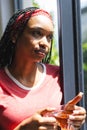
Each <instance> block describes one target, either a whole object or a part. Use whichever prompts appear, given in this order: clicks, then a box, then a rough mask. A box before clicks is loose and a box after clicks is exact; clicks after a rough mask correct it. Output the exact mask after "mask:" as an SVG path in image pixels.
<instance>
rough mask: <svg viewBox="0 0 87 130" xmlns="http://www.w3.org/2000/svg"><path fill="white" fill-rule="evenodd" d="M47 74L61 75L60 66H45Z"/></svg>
mask: <svg viewBox="0 0 87 130" xmlns="http://www.w3.org/2000/svg"><path fill="white" fill-rule="evenodd" d="M45 66H46V72H47V74H57V75H58V74H59V73H60V66H57V65H51V64H45Z"/></svg>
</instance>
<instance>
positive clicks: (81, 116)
mask: <svg viewBox="0 0 87 130" xmlns="http://www.w3.org/2000/svg"><path fill="white" fill-rule="evenodd" d="M82 96H83V93H82V92H80V93H79V94H78V95H77V96H76V97H75V98H73V99H72V100H70V101H69V102H68V103H67V104H66V105H65V110H66V111H70V112H71V113H72V114H70V115H69V120H68V122H69V124H71V125H72V126H73V127H74V128H75V129H76V130H78V129H79V128H80V127H81V126H82V124H83V123H84V122H85V119H86V110H85V109H84V108H83V107H80V106H76V105H75V104H77V103H78V102H79V101H80V100H81V99H82Z"/></svg>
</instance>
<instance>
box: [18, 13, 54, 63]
mask: <svg viewBox="0 0 87 130" xmlns="http://www.w3.org/2000/svg"><path fill="white" fill-rule="evenodd" d="M52 37H53V23H52V21H51V20H50V19H49V18H48V17H47V16H44V15H38V16H33V17H31V18H30V20H29V21H28V23H27V25H26V28H25V30H24V32H23V34H22V35H21V37H20V38H19V39H18V41H17V46H16V56H17V57H19V58H22V59H26V60H29V61H30V60H31V61H34V62H38V61H41V60H42V59H43V58H44V57H45V56H46V54H47V53H48V52H49V50H50V47H51V41H52Z"/></svg>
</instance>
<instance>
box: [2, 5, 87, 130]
mask: <svg viewBox="0 0 87 130" xmlns="http://www.w3.org/2000/svg"><path fill="white" fill-rule="evenodd" d="M53 31H54V27H53V21H52V18H51V16H50V14H49V13H48V12H46V11H45V10H43V9H38V8H35V7H30V8H27V9H23V10H20V11H18V12H16V13H15V14H14V15H13V16H12V18H11V19H10V20H9V23H8V25H7V27H6V30H5V32H4V34H3V36H2V38H1V40H0V130H52V129H54V128H55V127H54V126H55V123H56V119H55V118H54V117H45V116H44V113H45V112H51V111H53V110H54V109H57V108H58V106H59V105H60V104H62V103H63V102H62V98H63V90H62V88H61V85H60V72H59V71H60V68H59V67H58V66H54V65H49V64H47V63H49V61H50V57H51V49H52V38H53ZM42 61H44V63H43V62H42ZM80 99H81V95H80ZM72 111H73V114H72V116H70V117H69V120H70V121H71V122H72V124H73V126H74V127H75V128H77V129H79V128H80V127H81V125H82V124H83V123H84V121H85V117H86V111H85V109H84V108H82V107H79V106H75V105H73V109H72Z"/></svg>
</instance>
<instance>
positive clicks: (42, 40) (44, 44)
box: [40, 36, 50, 48]
mask: <svg viewBox="0 0 87 130" xmlns="http://www.w3.org/2000/svg"><path fill="white" fill-rule="evenodd" d="M40 45H41V46H42V47H44V48H45V47H50V44H49V42H48V40H47V37H46V36H44V37H43V38H42V39H41V40H40Z"/></svg>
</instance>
